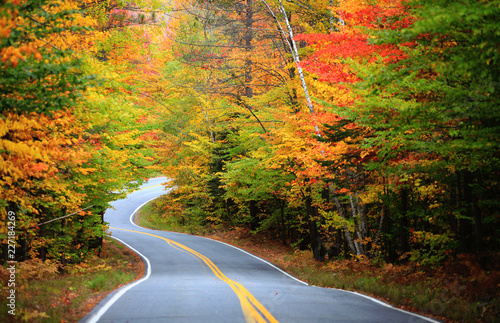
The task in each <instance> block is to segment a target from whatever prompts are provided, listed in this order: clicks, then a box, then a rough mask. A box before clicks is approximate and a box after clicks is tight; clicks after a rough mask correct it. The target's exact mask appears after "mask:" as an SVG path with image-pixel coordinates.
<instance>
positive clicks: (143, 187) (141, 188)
mask: <svg viewBox="0 0 500 323" xmlns="http://www.w3.org/2000/svg"><path fill="white" fill-rule="evenodd" d="M160 185H161V184H156V185H151V186H146V187H143V188H140V189H138V190H136V191H142V190H145V189H147V188H151V187H156V186H160Z"/></svg>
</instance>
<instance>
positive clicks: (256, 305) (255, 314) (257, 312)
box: [110, 227, 278, 323]
mask: <svg viewBox="0 0 500 323" xmlns="http://www.w3.org/2000/svg"><path fill="white" fill-rule="evenodd" d="M110 229H114V230H122V231H129V232H135V233H140V234H145V235H148V236H152V237H155V238H158V239H162V240H163V241H165V242H167V243H168V244H169V245H170V246H172V247H174V248H175V249H177V250H180V251H182V252H186V253H188V254H191V255H193V256H195V257H197V258H199V259H201V260H202V261H203V262H204V263H205V264H206V265H207V266H208V267H209V268H210V269H211V270H212V272H213V273H214V274H215V276H217V277H218V278H219V279H220V280H222V281H223V282H225V283H226V284H228V285H229V286H230V287H231V288H232V290H233V291H234V292H235V293H236V296H238V299H239V300H240V303H241V308H242V310H243V315H244V316H245V321H246V322H247V323H254V322H258V323H278V320H276V319H275V318H274V317H273V316H272V315H271V313H269V311H268V310H267V309H266V308H265V307H264V306H263V305H262V304H261V303H260V302H259V301H258V300H257V299H256V298H255V297H254V296H253V295H252V294H251V293H250V292H249V291H248V290H247V289H246V288H245V287H243V285H241V284H240V283H238V282H235V281H234V280H231V279H229V278H228V277H227V276H226V275H224V274H223V273H222V272H221V271H220V269H219V268H218V267H217V266H216V265H215V264H214V263H213V262H212V261H211V260H210V259H209V258H207V257H205V256H204V255H202V254H201V253H199V252H198V251H196V250H193V249H191V248H189V247H187V246H185V245H183V244H180V243H178V242H177V241H174V240H170V239H167V238H164V237H160V236H157V235H154V234H151V233H146V232H141V231H135V230H127V229H120V228H113V227H110Z"/></svg>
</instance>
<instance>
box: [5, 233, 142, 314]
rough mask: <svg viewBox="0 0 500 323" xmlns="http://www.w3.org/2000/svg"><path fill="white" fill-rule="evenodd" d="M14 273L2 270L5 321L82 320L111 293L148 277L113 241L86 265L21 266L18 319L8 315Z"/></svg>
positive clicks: (134, 257) (107, 241)
mask: <svg viewBox="0 0 500 323" xmlns="http://www.w3.org/2000/svg"><path fill="white" fill-rule="evenodd" d="M9 275H10V273H8V272H7V270H6V266H2V267H0V277H1V278H2V290H1V294H2V298H1V299H0V308H1V309H2V310H1V311H0V321H1V322H37V323H38V322H39V323H43V322H58V323H61V322H78V321H79V320H80V319H82V318H83V317H84V316H85V315H87V314H88V312H89V311H90V310H91V309H92V308H93V307H94V306H95V305H97V303H98V302H99V301H101V300H102V299H103V298H104V297H105V296H106V295H107V294H109V292H111V291H113V290H114V289H116V288H118V287H120V286H122V285H124V284H127V283H129V282H131V281H134V280H136V279H138V278H140V277H142V276H143V275H144V264H143V263H142V260H141V259H140V258H139V256H137V255H136V254H135V253H134V252H132V251H130V250H129V249H128V248H126V247H125V246H123V245H122V244H120V243H118V242H117V241H115V240H113V239H111V238H109V239H105V240H104V243H103V250H102V252H101V255H100V257H98V256H92V257H89V258H88V259H87V260H86V261H85V262H83V263H80V264H73V265H64V266H63V265H61V264H60V263H59V262H54V261H46V262H45V263H43V262H41V261H40V260H29V261H25V262H20V263H17V273H16V281H15V284H16V286H15V290H16V293H15V295H16V303H15V305H16V307H15V308H16V310H15V313H16V315H15V316H13V315H11V314H9V313H8V312H7V311H8V310H10V308H9V307H8V306H7V296H8V295H9V290H10V287H8V286H7V285H6V282H7V281H8V279H5V278H6V277H9Z"/></svg>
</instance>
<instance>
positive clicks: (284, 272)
mask: <svg viewBox="0 0 500 323" xmlns="http://www.w3.org/2000/svg"><path fill="white" fill-rule="evenodd" d="M160 196H161V195H160ZM158 197H159V196H158ZM158 197H155V198H152V199H150V200H149V201H146V202H144V203H142V204H141V205H140V206H139V207H138V208H137V209H135V211H134V212H133V213H132V215H131V216H130V223H132V225H134V226H136V227H138V228H141V229H146V228H143V227H141V226H139V225H138V224H136V223H135V222H134V216H135V214H136V212H137V211H139V209H140V208H141V207H143V206H144V205H145V204H147V203H149V202H151V201H152V200H154V199H156V198H158ZM200 238H205V239H208V240H212V241H215V242H218V243H221V244H224V245H226V246H229V247H231V248H234V249H236V250H239V251H241V252H243V253H245V254H247V255H249V256H252V257H254V258H255V259H258V260H260V261H262V262H263V263H265V264H267V265H269V266H271V267H273V268H274V269H276V270H278V271H279V272H281V273H282V274H284V275H286V276H288V277H290V278H292V279H293V280H295V281H298V282H299V283H302V284H304V285H309V284H308V283H306V282H304V281H302V280H300V279H298V278H297V277H294V276H292V275H290V274H289V273H287V272H286V271H284V270H283V269H281V268H279V267H277V266H276V265H273V264H272V263H270V262H269V261H267V260H265V259H262V258H260V257H257V256H256V255H253V254H251V253H250V252H247V251H245V250H243V249H240V248H238V247H235V246H232V245H230V244H228V243H225V242H222V241H218V240H215V239H211V238H207V237H200Z"/></svg>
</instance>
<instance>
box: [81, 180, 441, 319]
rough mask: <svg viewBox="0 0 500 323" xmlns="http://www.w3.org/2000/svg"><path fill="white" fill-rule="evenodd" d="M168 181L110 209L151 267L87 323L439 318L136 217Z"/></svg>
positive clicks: (118, 234) (117, 234)
mask: <svg viewBox="0 0 500 323" xmlns="http://www.w3.org/2000/svg"><path fill="white" fill-rule="evenodd" d="M165 181H166V178H154V179H150V181H149V182H148V183H147V184H144V185H143V186H142V187H141V189H140V190H137V191H135V192H133V193H131V194H129V195H128V197H127V199H124V200H120V201H116V202H114V203H113V206H114V208H115V209H109V210H108V211H106V214H105V221H107V222H108V223H109V224H110V227H111V228H110V231H111V233H112V237H114V238H116V239H117V240H119V241H121V242H122V243H125V244H126V245H128V246H129V247H131V248H132V249H133V250H134V251H136V252H137V253H139V255H140V256H141V257H143V259H144V261H145V263H146V265H147V273H146V275H145V276H144V277H143V278H142V279H140V280H138V281H136V282H134V283H132V284H129V285H127V286H124V287H122V288H121V289H118V290H117V291H115V292H112V293H111V294H109V295H108V296H107V297H106V298H105V299H104V300H103V301H101V302H100V303H99V304H98V305H97V306H96V307H95V308H94V309H93V310H92V311H91V312H90V313H89V315H87V316H86V317H85V318H83V319H82V321H81V322H88V323H90V322H141V323H149V322H176V323H177V322H186V323H197V322H200V323H208V322H229V323H238V322H242V323H249V322H282V323H289V322H300V323H306V322H370V323H372V322H384V323H385V322H412V323H413V322H436V321H433V320H431V319H428V318H425V317H422V316H418V315H415V314H412V313H409V312H404V311H401V310H399V309H395V308H393V307H391V306H389V305H387V304H385V303H382V302H380V301H378V300H376V299H373V298H370V297H368V296H364V295H361V294H357V293H351V292H346V291H342V290H337V289H329V288H320V287H315V286H310V285H307V284H306V283H304V282H301V281H299V280H298V279H296V278H294V277H292V276H290V275H288V274H286V273H284V272H283V271H281V270H280V269H279V268H277V267H275V266H274V265H272V264H270V263H268V262H267V261H265V260H263V259H260V258H258V257H256V256H254V255H251V254H249V253H247V252H245V251H243V250H241V249H238V248H235V247H232V246H230V245H227V244H224V243H221V242H217V241H214V240H211V239H206V238H202V237H197V236H191V235H186V234H180V233H175V232H167V231H156V230H149V229H145V228H141V227H138V226H137V225H135V224H134V223H132V216H133V214H134V212H135V211H136V210H137V209H138V208H140V206H142V205H143V204H145V203H146V202H147V201H150V200H152V199H154V198H156V197H158V196H160V195H162V194H165V193H167V192H166V191H165V190H164V188H163V186H162V185H160V184H161V183H163V182H165Z"/></svg>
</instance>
